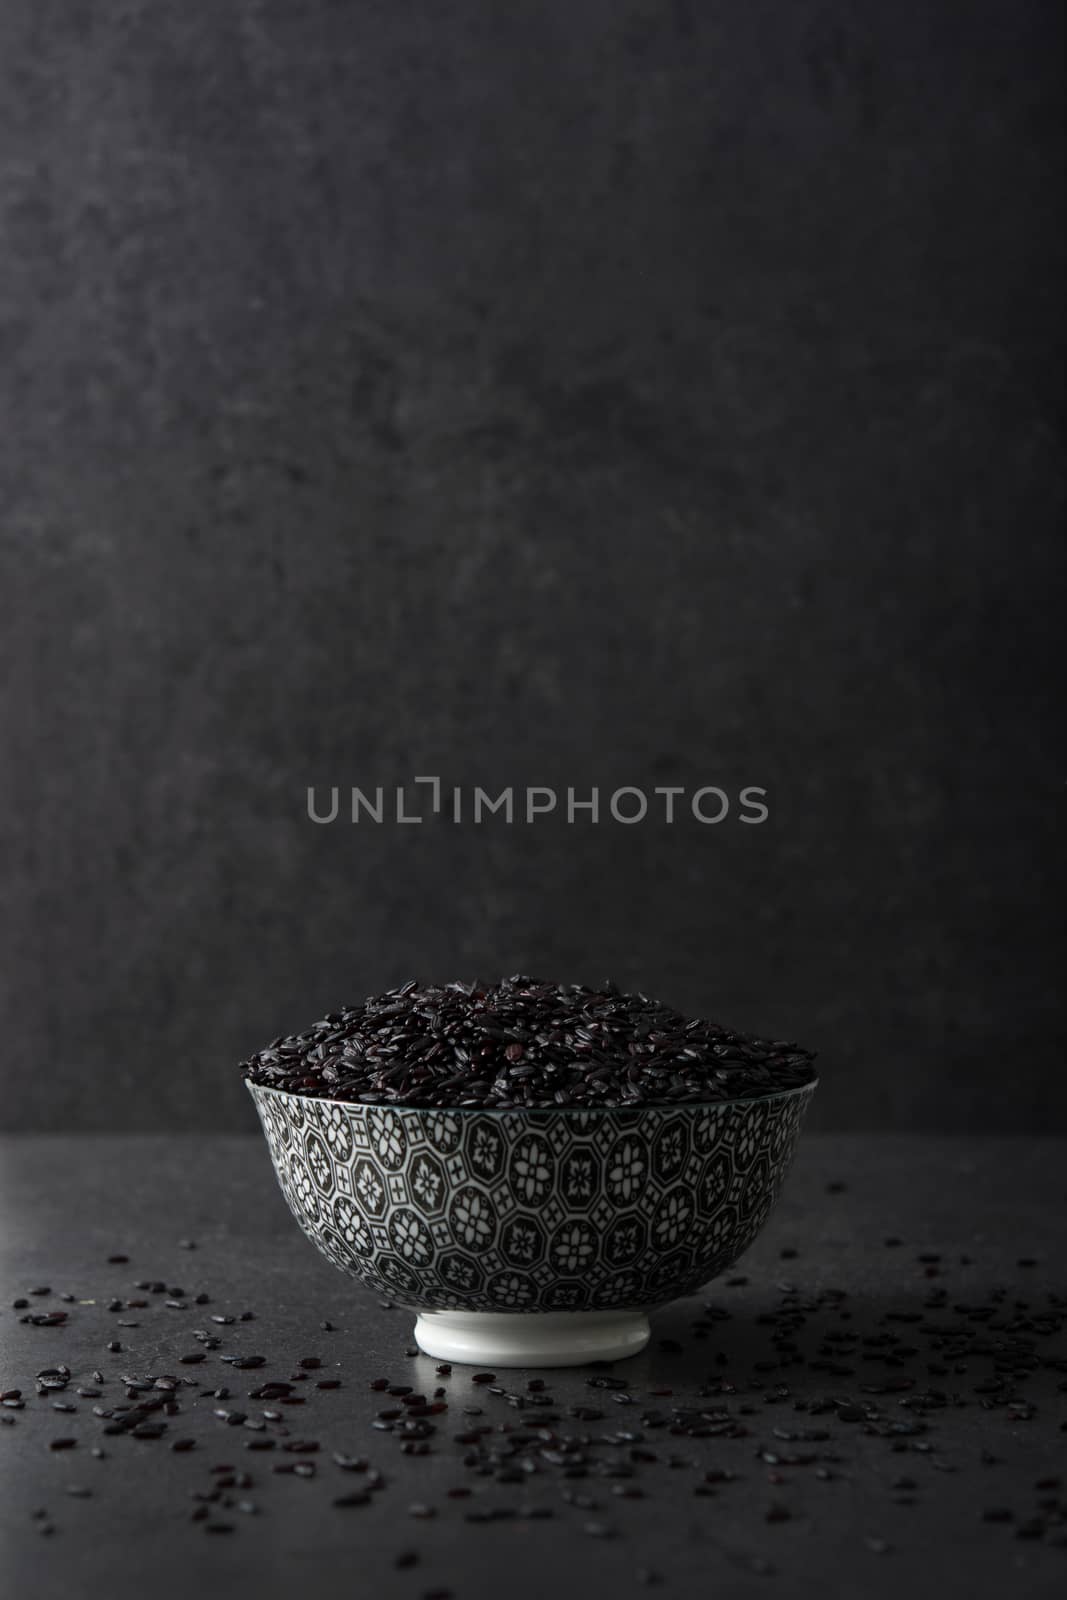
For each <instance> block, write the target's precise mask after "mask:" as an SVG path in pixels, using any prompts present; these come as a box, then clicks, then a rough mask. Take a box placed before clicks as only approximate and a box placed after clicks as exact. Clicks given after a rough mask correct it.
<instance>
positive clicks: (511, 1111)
mask: <svg viewBox="0 0 1067 1600" xmlns="http://www.w3.org/2000/svg"><path fill="white" fill-rule="evenodd" d="M243 1081H244V1086H245V1088H246V1089H247V1090H248V1092H249V1094H250V1095H251V1096H252V1097H253V1099H254V1098H255V1096H256V1095H257V1094H269V1095H285V1096H286V1097H287V1098H288V1099H290V1100H305V1101H307V1103H308V1105H313V1106H339V1107H340V1108H341V1109H342V1110H345V1111H395V1112H396V1113H397V1114H398V1115H400V1116H403V1115H404V1114H405V1113H409V1112H410V1113H414V1114H417V1115H418V1116H426V1115H428V1114H431V1113H432V1114H433V1115H435V1116H459V1117H513V1116H520V1117H559V1116H564V1117H577V1116H586V1117H588V1116H597V1115H598V1114H608V1113H610V1114H612V1115H614V1114H615V1113H617V1112H620V1111H625V1112H642V1111H692V1112H697V1111H706V1110H708V1109H710V1108H711V1107H721V1108H722V1109H724V1110H728V1109H729V1108H730V1107H733V1106H755V1105H769V1104H773V1103H774V1102H775V1101H778V1100H791V1099H793V1098H794V1097H795V1096H798V1095H806V1094H811V1093H812V1091H813V1090H815V1089H817V1088H818V1087H819V1078H818V1076H817V1075H816V1076H815V1077H813V1078H809V1079H808V1081H807V1083H798V1084H795V1085H794V1086H793V1088H792V1089H776V1090H775V1092H774V1093H773V1094H751V1095H737V1096H735V1097H734V1098H732V1099H730V1100H662V1101H659V1100H653V1101H649V1100H644V1101H642V1102H641V1104H640V1105H619V1106H402V1105H396V1104H394V1103H393V1102H392V1101H389V1100H385V1101H376V1100H375V1101H366V1100H334V1099H331V1098H330V1096H329V1095H324V1094H297V1093H296V1091H295V1090H293V1089H276V1088H274V1087H273V1086H272V1085H270V1084H266V1083H255V1082H253V1080H252V1079H251V1078H245V1079H244V1080H243Z"/></svg>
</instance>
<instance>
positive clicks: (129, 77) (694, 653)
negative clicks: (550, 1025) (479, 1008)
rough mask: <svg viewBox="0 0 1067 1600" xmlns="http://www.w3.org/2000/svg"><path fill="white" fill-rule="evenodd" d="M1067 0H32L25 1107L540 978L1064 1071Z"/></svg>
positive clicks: (174, 1090)
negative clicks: (541, 818) (452, 792)
mask: <svg viewBox="0 0 1067 1600" xmlns="http://www.w3.org/2000/svg"><path fill="white" fill-rule="evenodd" d="M1059 10H1060V8H1059V7H1058V6H1056V5H1053V4H1051V3H1039V0H1023V3H1019V4H1015V5H1013V6H1010V7H1008V6H1005V5H1003V4H1002V3H1000V0H996V3H993V0H983V3H977V4H976V3H975V0H932V3H931V0H902V3H897V4H894V5H886V4H883V3H881V0H865V3H853V4H844V3H838V0H833V3H816V0H774V3H770V0H724V3H722V4H715V5H704V4H699V3H697V0H674V3H673V4H667V3H666V0H663V3H659V4H651V3H644V4H637V3H633V0H628V3H620V0H568V3H567V4H566V5H563V4H554V3H548V4H544V3H538V4H516V5H511V6H496V5H493V4H490V3H489V0H443V3H433V4H430V3H429V0H379V3H370V0H360V3H356V0H352V3H349V4H341V3H338V0H234V3H231V4H227V5H217V4H213V3H208V0H188V3H186V4H183V5H181V6H174V5H171V4H167V3H165V0H92V3H89V0H3V3H2V4H0V230H2V238H0V246H2V248H0V477H2V501H0V507H2V518H3V541H2V550H3V569H4V570H3V574H2V577H3V591H2V593H3V602H2V617H3V626H2V643H0V689H2V694H3V705H4V709H3V725H4V760H3V766H2V770H0V784H2V791H0V829H2V837H0V845H2V851H3V892H4V904H3V909H4V915H3V919H2V935H0V937H2V947H0V987H2V991H3V994H2V1004H3V1019H2V1020H3V1038H4V1041H5V1044H4V1056H3V1068H2V1071H3V1077H4V1099H3V1106H4V1117H3V1120H4V1122H5V1123H6V1124H7V1125H9V1126H15V1127H27V1128H29V1127H78V1126H81V1127H92V1128H105V1127H110V1128H116V1129H126V1128H161V1127H175V1126H177V1127H180V1126H190V1127H196V1126H201V1127H202V1126H208V1125H213V1126H218V1127H222V1128H230V1127H232V1128H237V1127H242V1128H243V1127H250V1126H251V1124H252V1116H251V1108H250V1106H248V1105H247V1104H246V1103H245V1102H244V1099H243V1096H242V1092H241V1090H240V1087H239V1084H238V1082H237V1080H236V1077H235V1075H234V1073H233V1071H232V1065H231V1064H232V1062H233V1061H234V1060H235V1059H236V1057H237V1056H238V1055H239V1054H241V1053H243V1052H244V1051H245V1050H246V1049H250V1048H252V1047H254V1046H256V1045H258V1044H259V1043H261V1042H263V1041H264V1040H265V1039H267V1038H268V1037H269V1036H271V1035H272V1034H273V1033H275V1032H276V1031H278V1030H280V1029H282V1028H289V1027H294V1026H299V1025H302V1024H304V1023H305V1022H309V1021H311V1020H312V1019H313V1018H314V1017H316V1016H317V1015H319V1014H320V1013H321V1012H322V1011H323V1010H324V1009H327V1008H329V1007H330V1006H331V1005H333V1004H335V1003H337V1002H338V1001H340V1000H341V999H344V998H350V997H353V996H359V995H361V994H364V993H366V992H369V991H371V990H374V989H377V988H380V987H382V986H384V985H386V984H388V983H391V982H394V981H400V980H402V979H403V978H405V977H406V976H408V975H409V973H413V972H418V973H420V974H422V975H425V976H439V977H448V976H452V975H454V974H457V973H461V974H473V973H476V972H477V973H481V974H483V975H485V974H491V973H494V972H497V971H500V970H503V971H509V970H513V969H514V968H516V967H519V966H521V967H525V968H532V969H534V970H537V971H539V972H543V973H546V974H549V975H553V974H558V975H561V976H565V977H569V976H572V975H573V976H577V977H582V978H587V979H590V978H591V979H596V978H599V977H601V976H603V975H605V974H610V975H611V976H613V977H614V978H615V979H616V980H617V981H619V982H621V983H626V984H638V985H640V986H642V987H644V988H646V989H648V990H650V991H653V992H659V993H661V994H662V995H663V996H664V997H665V998H668V999H671V1000H674V1001H675V1002H677V1003H679V1004H681V1005H682V1006H684V1007H687V1008H694V1009H699V1010H701V1011H704V1012H710V1013H712V1014H714V1015H720V1016H722V1017H723V1018H725V1019H726V1020H733V1021H737V1022H739V1023H741V1024H742V1025H750V1026H752V1027H755V1028H766V1029H769V1030H771V1031H772V1032H774V1033H775V1034H782V1033H785V1034H790V1035H795V1036H798V1037H801V1038H803V1039H804V1040H805V1041H806V1042H810V1043H812V1044H813V1045H816V1046H817V1047H819V1049H820V1050H821V1052H822V1056H823V1063H824V1069H825V1080H824V1081H825V1088H824V1091H823V1093H822V1095H821V1105H820V1107H819V1108H818V1111H817V1113H816V1116H815V1118H814V1119H813V1120H814V1121H815V1122H819V1121H821V1123H822V1125H823V1126H830V1125H835V1126H850V1125H851V1126H861V1127H862V1126H865V1127H871V1126H876V1125H878V1126H880V1125H884V1124H888V1125H891V1126H897V1127H907V1126H914V1127H940V1128H965V1127H966V1128H981V1127H987V1128H992V1129H1004V1128H1009V1127H1010V1128H1017V1129H1026V1128H1031V1127H1034V1128H1036V1127H1042V1128H1048V1127H1049V1126H1050V1125H1051V1124H1052V1123H1053V1122H1054V1121H1055V1120H1056V1119H1057V1118H1058V1117H1060V1116H1061V1115H1062V1112H1063V1110H1064V1107H1065V1098H1067V1092H1065V1080H1064V1078H1063V1077H1062V1076H1061V1074H1060V1071H1059V1060H1060V1045H1061V1039H1060V1037H1059V1033H1060V1023H1059V1012H1058V1004H1057V991H1056V979H1057V977H1058V970H1059V967H1058V957H1059V953H1060V950H1061V949H1062V943H1061V933H1060V928H1061V915H1060V908H1061V905H1062V893H1063V890H1062V878H1061V877H1060V876H1059V859H1060V858H1059V853H1058V829H1059V814H1060V810H1061V807H1062V801H1063V768H1062V762H1061V745H1060V734H1059V729H1058V724H1057V720H1056V716H1055V689H1054V683H1055V678H1056V675H1057V669H1058V667H1059V664H1060V662H1059V656H1060V649H1059V640H1058V635H1059V631H1060V627H1061V623H1062V615H1063V606H1062V598H1061V595H1062V591H1061V590H1060V570H1059V562H1060V550H1059V540H1058V516H1059V510H1060V493H1061V465H1062V456H1061V453H1060V449H1059V446H1058V442H1057V439H1058V435H1057V431H1056V430H1057V417H1056V415H1055V410H1056V405H1057V402H1058V394H1059V372H1060V361H1061V353H1062V341H1061V337H1060V336H1061V333H1062V315H1061V308H1060V286H1059V284H1060V275H1061V273H1062V270H1063V249H1062V229H1061V216H1060V213H1059V205H1060V201H1059V192H1060V191H1059V181H1060V178H1061V176H1062V174H1061V171H1060V168H1061V149H1062V146H1061V137H1060V106H1059V73H1060V68H1061V51H1060V40H1059V37H1058V35H1059ZM422 772H429V773H434V772H436V773H440V774H442V775H443V776H444V777H445V779H446V780H447V781H448V782H452V783H459V784H463V785H470V784H475V783H485V784H488V785H491V786H493V787H494V788H495V787H499V786H500V785H502V784H505V783H508V782H514V783H517V784H526V783H554V784H559V785H565V784H568V783H571V784H574V785H576V786H581V785H588V784H591V783H599V784H601V785H603V786H604V787H605V788H607V789H611V788H614V787H616V786H617V785H618V784H622V783H629V784H637V785H645V786H647V787H651V786H652V785H653V784H655V783H670V782H674V783H679V784H686V785H689V786H696V785H698V784H700V783H711V782H716V781H718V782H720V783H723V784H724V785H725V786H726V787H729V788H736V786H738V785H739V784H742V783H755V784H763V785H765V786H766V787H767V788H768V789H769V790H770V794H771V806H772V817H771V820H770V822H768V823H767V824H766V825H765V826H763V827H760V828H745V827H742V826H739V825H737V824H736V823H734V822H733V820H732V819H731V820H730V821H729V822H727V823H725V824H723V825H722V826H720V827H719V828H701V827H699V826H698V825H696V824H693V823H692V822H690V823H688V824H685V825H676V826H675V827H673V828H668V827H666V826H664V825H662V824H659V825H652V824H651V823H646V824H645V825H643V826H640V827H633V828H622V827H619V826H617V825H602V826H600V827H599V828H592V827H589V826H576V827H571V828H568V827H566V826H553V825H551V824H550V823H547V822H542V823H540V824H538V825H535V826H534V827H532V828H528V827H521V826H515V827H513V828H511V829H508V828H507V827H505V826H504V825H503V824H502V823H497V824H487V825H485V826H483V827H481V828H473V827H469V826H468V827H459V828H456V827H453V826H450V825H446V824H436V825H423V826H422V827H412V828H404V827H397V826H395V825H393V826H388V827H386V826H383V827H382V828H380V829H373V828H371V827H369V826H367V825H365V824H364V825H361V826H360V827H358V828H353V827H351V826H344V825H342V824H337V825H336V826H334V827H332V828H316V827H314V826H313V825H312V824H311V823H309V822H308V821H307V820H306V817H305V814H304V800H305V789H306V786H307V785H308V784H309V783H316V784H329V783H334V782H338V783H342V784H345V783H353V782H355V783H361V784H364V785H367V784H370V785H373V784H377V783H384V784H389V783H395V782H397V781H399V780H401V779H403V778H404V777H407V776H411V775H414V774H416V773H422ZM1008 1088H1010V1090H1011V1095H1010V1098H1009V1097H1008V1095H1007V1093H1006V1090H1007V1089H1008Z"/></svg>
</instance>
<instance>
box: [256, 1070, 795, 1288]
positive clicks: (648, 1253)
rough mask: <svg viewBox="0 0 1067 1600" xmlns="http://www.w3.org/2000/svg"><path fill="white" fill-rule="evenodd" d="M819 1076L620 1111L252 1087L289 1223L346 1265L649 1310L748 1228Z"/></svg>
mask: <svg viewBox="0 0 1067 1600" xmlns="http://www.w3.org/2000/svg"><path fill="white" fill-rule="evenodd" d="M814 1087H815V1086H814V1084H807V1085H805V1086H804V1087H803V1088H800V1089H794V1090H791V1091H789V1092H788V1093H785V1094H782V1095H777V1096H774V1097H768V1098H766V1099H762V1100H755V1101H745V1102H737V1103H735V1104H724V1105H708V1106H699V1105H696V1106H694V1105H681V1106H677V1107H663V1108H641V1109H634V1110H612V1111H607V1110H604V1111H574V1110H560V1111H517V1110H516V1111H497V1112H493V1111H489V1112H479V1111H420V1110H415V1109H412V1108H409V1107H404V1108H398V1109H393V1108H391V1107H386V1106H346V1105H343V1104H338V1103H337V1102H336V1101H330V1100H315V1099H309V1098H308V1097H306V1096H298V1095H290V1094H284V1093H283V1092H281V1091H280V1090H277V1089H267V1088H263V1087H261V1086H259V1085H256V1084H249V1089H250V1091H251V1094H252V1097H253V1099H254V1100H255V1102H256V1106H257V1108H258V1111H259V1115H260V1120H261V1121H262V1123H263V1129H264V1132H265V1133H266V1136H267V1141H268V1143H269V1145H270V1150H271V1155H272V1157H273V1159H274V1167H275V1171H276V1172H277V1174H278V1181H279V1183H280V1184H281V1187H282V1191H283V1193H284V1194H285V1198H286V1199H287V1200H288V1202H289V1205H290V1208H291V1210H292V1212H293V1215H294V1216H295V1217H296V1220H297V1221H298V1222H299V1224H300V1226H301V1227H302V1228H303V1230H304V1232H305V1233H306V1234H307V1235H308V1237H309V1238H310V1239H312V1240H314V1242H315V1244H317V1245H318V1247H319V1249H320V1250H321V1251H322V1252H323V1254H324V1255H325V1256H326V1257H327V1258H328V1259H329V1260H330V1261H332V1262H333V1263H334V1265H335V1266H338V1267H340V1268H341V1269H342V1270H343V1271H345V1272H349V1273H351V1274H352V1275H353V1276H354V1277H357V1278H360V1279H362V1280H363V1282H364V1283H366V1284H368V1285H370V1286H371V1287H372V1288H374V1289H376V1290H378V1291H379V1293H385V1294H389V1295H391V1296H393V1297H395V1298H398V1299H402V1300H403V1301H405V1302H406V1303H407V1304H409V1305H412V1306H424V1307H431V1308H437V1309H448V1310H451V1309H455V1310H465V1311H561V1310H573V1311H581V1310H597V1309H605V1308H609V1307H618V1308H643V1309H647V1308H648V1307H650V1306H655V1305H657V1304H662V1303H663V1302H664V1301H667V1300H672V1299H674V1298H675V1297H676V1296H678V1295H683V1294H688V1293H691V1292H693V1291H694V1290H696V1289H698V1288H699V1287H700V1286H701V1284H704V1283H707V1282H708V1280H709V1279H710V1278H713V1277H715V1276H716V1274H717V1273H719V1272H722V1271H723V1269H724V1268H726V1267H728V1266H729V1265H730V1263H731V1262H732V1261H734V1260H736V1258H737V1257H738V1256H739V1255H740V1254H741V1252H742V1251H743V1250H745V1249H746V1248H747V1246H748V1245H749V1244H750V1243H751V1242H752V1240H753V1239H754V1238H755V1236H756V1234H757V1233H758V1232H759V1230H760V1228H761V1227H762V1226H763V1223H764V1221H765V1219H766V1217H767V1213H768V1212H769V1210H770V1208H771V1206H772V1204H773V1202H774V1199H775V1196H776V1195H777V1193H778V1189H779V1186H780V1184H781V1181H782V1178H783V1177H784V1175H785V1172H786V1169H787V1167H788V1165H789V1161H790V1158H791V1157H792V1153H793V1147H794V1145H795V1143H796V1138H797V1133H798V1131H799V1127H800V1121H801V1117H802V1116H803V1113H804V1110H805V1108H806V1106H807V1104H808V1101H809V1099H810V1097H811V1094H812V1091H813V1089H814Z"/></svg>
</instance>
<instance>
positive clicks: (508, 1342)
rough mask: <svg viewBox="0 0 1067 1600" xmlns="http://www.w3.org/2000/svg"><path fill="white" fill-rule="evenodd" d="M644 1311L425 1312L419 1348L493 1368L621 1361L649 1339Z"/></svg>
mask: <svg viewBox="0 0 1067 1600" xmlns="http://www.w3.org/2000/svg"><path fill="white" fill-rule="evenodd" d="M649 1332H650V1330H649V1326H648V1318H647V1317H646V1316H645V1314H644V1312H643V1311H545V1312H541V1313H537V1312H508V1311H423V1312H422V1313H421V1314H420V1316H419V1320H418V1321H417V1322H416V1324H415V1341H416V1343H417V1344H418V1346H419V1348H420V1350H423V1351H425V1353H426V1354H427V1355H428V1356H434V1357H435V1358H436V1359H437V1360H438V1361H462V1362H466V1363H467V1364H468V1365H470V1366H478V1367H488V1368H490V1369H492V1368H494V1367H578V1366H581V1365H582V1364H583V1363H584V1362H586V1361H621V1360H623V1359H624V1357H626V1356H635V1355H637V1354H638V1353H639V1352H640V1351H641V1350H643V1349H644V1348H645V1345H646V1344H647V1343H648V1339H649Z"/></svg>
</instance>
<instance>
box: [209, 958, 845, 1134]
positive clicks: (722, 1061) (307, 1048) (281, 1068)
mask: <svg viewBox="0 0 1067 1600" xmlns="http://www.w3.org/2000/svg"><path fill="white" fill-rule="evenodd" d="M813 1060H814V1057H813V1055H812V1053H811V1052H810V1051H808V1050H804V1049H802V1048H800V1046H798V1045H796V1044H793V1043H792V1042H790V1041H789V1040H784V1039H762V1038H757V1037H754V1036H752V1035H749V1034H745V1033H738V1032H736V1031H735V1030H733V1029H730V1028H724V1027H720V1026H719V1024H718V1023H714V1022H706V1021H703V1020H700V1019H698V1018H687V1017H684V1016H682V1015H681V1014H680V1013H679V1012H677V1011H673V1010H671V1009H670V1008H669V1007H668V1006H665V1005H661V1004H660V1003H659V1002H657V1001H654V1000H650V999H649V998H648V997H647V995H643V994H623V993H621V992H620V991H619V990H618V989H617V988H616V987H615V985H614V984H611V983H607V984H605V985H603V987H601V988H599V989H588V988H585V987H584V986H582V985H580V984H555V983H542V982H539V981H537V980H535V979H533V978H529V977H527V976H525V975H524V974H521V973H520V974H516V975H515V976H513V977H511V978H505V979H503V980H502V981H500V982H499V983H494V984H477V983H471V984H466V983H449V984H445V985H428V986H425V987H420V986H419V985H418V984H417V983H415V982H413V981H412V982H408V983H406V984H403V985H402V986H401V987H400V988H398V989H390V990H388V991H387V992H386V993H385V994H381V995H373V996H371V997H370V998H369V999H367V1000H365V1001H364V1003H363V1004H362V1005H359V1006H348V1007H343V1008H342V1009H341V1010H340V1011H338V1012H334V1013H331V1015H329V1016H327V1017H324V1018H323V1019H322V1021H321V1022H317V1023H315V1024H314V1026H313V1027H311V1028H309V1029H307V1030H306V1031H305V1032H304V1033H301V1034H297V1035H294V1036H292V1037H290V1038H278V1039H275V1040H274V1041H273V1043H272V1044H270V1045H268V1046H267V1047H266V1049H264V1050H260V1051H259V1052H258V1053H257V1054H256V1055H254V1056H252V1057H250V1058H249V1059H248V1060H247V1061H244V1062H242V1063H241V1071H242V1073H243V1074H244V1076H245V1077H246V1078H247V1079H248V1080H249V1081H250V1082H252V1083H255V1084H260V1085H262V1086H264V1087H266V1088H272V1089H282V1090H285V1091H286V1092H287V1093H289V1094H297V1095H308V1096H313V1097H315V1098H325V1099H329V1100H344V1101H356V1102H359V1103H361V1104H364V1105H405V1106H420V1107H428V1108H429V1107H441V1106H460V1107H468V1108H472V1109H476V1108H480V1107H481V1108H492V1107H496V1108H498V1109H506V1108H508V1107H512V1106H516V1107H527V1108H535V1109H548V1108H553V1109H554V1108H556V1107H559V1106H579V1107H580V1106H609V1107H610V1106H628V1105H664V1104H677V1103H679V1102H707V1101H711V1102H721V1101H724V1100H735V1099H753V1098H761V1097H765V1096H767V1095H773V1094H780V1093H782V1092H783V1091H787V1090H790V1089H795V1088H799V1087H800V1086H801V1085H803V1084H805V1083H810V1082H811V1081H812V1079H813V1077H814V1073H813V1069H812V1061H813Z"/></svg>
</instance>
